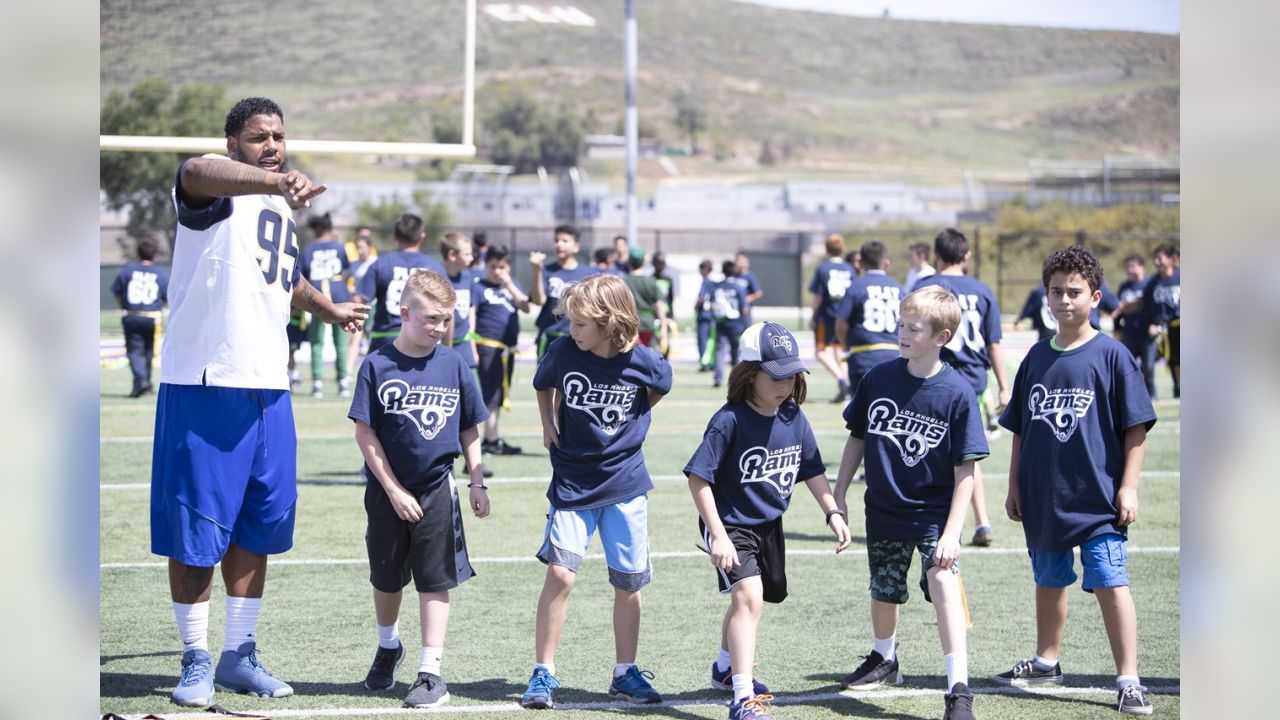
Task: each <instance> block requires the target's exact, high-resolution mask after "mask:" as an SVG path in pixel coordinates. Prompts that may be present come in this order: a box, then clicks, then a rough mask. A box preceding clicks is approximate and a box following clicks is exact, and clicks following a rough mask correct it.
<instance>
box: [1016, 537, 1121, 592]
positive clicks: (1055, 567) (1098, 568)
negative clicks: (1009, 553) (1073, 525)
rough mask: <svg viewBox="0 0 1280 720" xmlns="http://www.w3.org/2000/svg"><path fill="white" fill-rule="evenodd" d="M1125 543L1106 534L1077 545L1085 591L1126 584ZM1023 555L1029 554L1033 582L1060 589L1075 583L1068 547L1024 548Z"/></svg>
mask: <svg viewBox="0 0 1280 720" xmlns="http://www.w3.org/2000/svg"><path fill="white" fill-rule="evenodd" d="M1127 542H1128V541H1127V540H1125V537H1124V536H1123V535H1119V534H1116V533H1106V534H1104V535H1098V536H1096V537H1092V538H1090V539H1089V540H1087V541H1086V542H1085V543H1084V544H1083V545H1081V546H1080V564H1081V565H1083V566H1084V584H1083V586H1082V587H1083V588H1084V591H1085V592H1093V589H1094V588H1111V587H1122V586H1124V585H1128V584H1129V568H1128V565H1129V548H1128V545H1127V544H1126V543H1127ZM1027 554H1028V555H1030V556H1031V572H1032V575H1033V576H1034V577H1035V580H1036V585H1038V586H1040V587H1043V588H1064V587H1070V586H1071V585H1074V584H1075V582H1076V577H1077V576H1076V571H1075V554H1074V552H1073V551H1072V550H1028V551H1027Z"/></svg>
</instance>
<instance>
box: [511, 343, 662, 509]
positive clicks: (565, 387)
mask: <svg viewBox="0 0 1280 720" xmlns="http://www.w3.org/2000/svg"><path fill="white" fill-rule="evenodd" d="M533 387H534V389H535V390H547V389H549V388H554V389H555V390H556V392H557V393H559V394H560V398H559V407H558V409H557V410H556V426H557V427H558V428H559V429H560V445H559V447H555V446H553V447H552V448H551V487H550V488H548V489H547V498H548V499H549V500H551V506H552V507H554V508H556V509H557V510H587V509H590V508H597V507H603V506H605V505H612V504H614V503H617V502H622V501H623V500H630V499H631V498H633V497H636V496H637V495H640V494H642V493H646V492H649V491H650V490H652V489H653V481H652V480H651V479H650V478H649V471H648V470H647V469H646V468H645V465H644V454H643V453H641V452H640V446H641V445H642V444H643V443H644V437H645V435H647V434H648V433H649V417H650V416H649V390H651V389H652V390H654V391H655V392H658V393H660V394H662V395H665V394H667V393H668V392H670V391H671V366H670V365H669V364H667V361H666V360H665V359H663V357H662V355H660V354H659V353H658V352H656V351H655V350H652V349H650V348H647V347H644V346H643V345H637V346H636V347H635V348H634V349H632V350H630V351H628V352H624V353H618V354H617V355H615V356H614V357H611V358H602V357H600V356H599V355H596V354H595V353H592V352H588V351H586V350H579V349H578V346H577V344H576V343H574V342H573V339H572V338H569V337H559V338H556V339H555V341H553V342H552V343H551V346H550V347H549V348H547V354H546V356H544V357H543V358H542V362H540V363H538V370H537V372H535V373H534V375H533Z"/></svg>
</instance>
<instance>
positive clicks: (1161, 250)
mask: <svg viewBox="0 0 1280 720" xmlns="http://www.w3.org/2000/svg"><path fill="white" fill-rule="evenodd" d="M1151 254H1152V255H1153V256H1154V255H1163V256H1165V257H1167V258H1175V259H1176V258H1180V257H1182V253H1180V252H1179V251H1178V248H1177V247H1176V246H1174V245H1173V244H1172V243H1165V244H1163V245H1161V246H1159V247H1157V248H1156V249H1155V252H1153V253H1151Z"/></svg>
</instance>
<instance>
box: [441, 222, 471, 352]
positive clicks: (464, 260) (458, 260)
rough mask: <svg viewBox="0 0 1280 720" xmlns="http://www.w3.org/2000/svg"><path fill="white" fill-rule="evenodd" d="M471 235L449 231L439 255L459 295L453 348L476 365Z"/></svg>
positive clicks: (454, 318) (454, 317) (454, 321)
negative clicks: (472, 330) (473, 339)
mask: <svg viewBox="0 0 1280 720" xmlns="http://www.w3.org/2000/svg"><path fill="white" fill-rule="evenodd" d="M471 252H472V250H471V238H469V237H467V236H466V235H461V234H459V233H447V234H445V236H444V237H443V238H442V239H441V240H440V256H441V257H442V258H444V270H445V273H446V277H448V278H449V284H451V285H453V291H454V293H456V294H457V296H458V302H457V304H456V305H455V306H454V308H453V344H452V347H453V350H454V352H456V353H458V354H459V355H461V356H462V359H463V360H464V361H466V363H467V367H469V368H471V369H472V370H475V369H476V345H475V343H474V342H472V341H471V337H472V335H471V328H473V327H475V326H476V300H477V299H478V296H477V295H476V292H475V284H476V277H477V276H478V274H479V273H477V272H476V271H474V270H472V269H471Z"/></svg>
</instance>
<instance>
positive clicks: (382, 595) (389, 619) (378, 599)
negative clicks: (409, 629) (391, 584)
mask: <svg viewBox="0 0 1280 720" xmlns="http://www.w3.org/2000/svg"><path fill="white" fill-rule="evenodd" d="M400 598H401V593H399V592H393V593H388V592H382V591H381V590H379V589H377V588H374V589H373V614H374V616H375V617H377V619H378V625H379V626H381V627H391V626H392V625H395V624H396V621H397V620H399V619H400Z"/></svg>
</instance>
